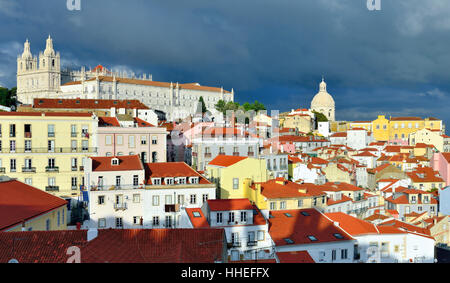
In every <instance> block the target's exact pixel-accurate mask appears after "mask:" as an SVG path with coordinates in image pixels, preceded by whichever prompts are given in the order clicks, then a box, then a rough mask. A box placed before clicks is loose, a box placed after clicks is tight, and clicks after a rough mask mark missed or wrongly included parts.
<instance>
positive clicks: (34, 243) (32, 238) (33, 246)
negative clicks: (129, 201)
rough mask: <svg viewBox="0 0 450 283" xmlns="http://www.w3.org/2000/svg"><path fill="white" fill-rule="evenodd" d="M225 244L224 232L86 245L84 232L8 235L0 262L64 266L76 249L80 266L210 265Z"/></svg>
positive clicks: (128, 236) (151, 235)
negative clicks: (70, 253)
mask: <svg viewBox="0 0 450 283" xmlns="http://www.w3.org/2000/svg"><path fill="white" fill-rule="evenodd" d="M17 239H20V240H17ZM13 242H14V243H15V244H14V245H13ZM224 244H225V233H224V232H223V229H206V228H202V229H136V230H128V229H103V230H98V236H97V237H96V238H95V239H93V240H91V241H89V242H88V241H87V231H86V230H80V231H42V232H40V231H32V232H8V233H0V262H3V263H5V262H8V261H9V260H10V259H12V258H15V259H17V260H18V261H19V262H22V263H66V262H67V260H68V259H69V258H70V256H71V255H67V249H68V248H69V247H71V246H76V247H79V248H80V253H81V262H82V263H107V262H108V263H214V262H215V261H216V260H223V256H224V255H223V250H224V249H225V247H224ZM199 247H201V248H199Z"/></svg>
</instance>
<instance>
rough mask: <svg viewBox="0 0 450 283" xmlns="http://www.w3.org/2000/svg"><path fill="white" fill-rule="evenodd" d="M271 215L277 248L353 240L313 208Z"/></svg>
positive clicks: (272, 213)
mask: <svg viewBox="0 0 450 283" xmlns="http://www.w3.org/2000/svg"><path fill="white" fill-rule="evenodd" d="M270 213H271V217H269V223H270V224H269V233H270V236H271V237H272V240H273V241H274V242H275V245H277V246H286V245H299V244H314V243H324V242H339V241H350V240H353V238H352V237H351V236H350V235H348V234H347V233H345V231H343V230H342V229H341V228H339V227H336V226H335V225H333V221H331V220H330V219H329V218H328V217H326V216H325V215H324V214H322V213H321V212H319V211H318V210H316V209H313V208H310V209H299V210H284V211H283V210H281V211H271V212H270ZM304 213H306V214H307V215H304ZM335 234H339V235H340V236H338V235H335ZM308 236H313V237H314V238H315V239H316V240H314V238H310V237H308Z"/></svg>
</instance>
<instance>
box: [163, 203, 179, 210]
mask: <svg viewBox="0 0 450 283" xmlns="http://www.w3.org/2000/svg"><path fill="white" fill-rule="evenodd" d="M165 211H166V212H180V205H179V204H166V205H165Z"/></svg>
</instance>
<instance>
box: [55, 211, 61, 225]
mask: <svg viewBox="0 0 450 283" xmlns="http://www.w3.org/2000/svg"><path fill="white" fill-rule="evenodd" d="M56 223H57V225H58V227H59V225H61V213H60V212H59V211H58V214H57V220H56Z"/></svg>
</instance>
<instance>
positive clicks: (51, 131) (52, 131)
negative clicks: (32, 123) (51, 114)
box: [47, 124, 55, 138]
mask: <svg viewBox="0 0 450 283" xmlns="http://www.w3.org/2000/svg"><path fill="white" fill-rule="evenodd" d="M47 129H48V137H49V138H54V137H55V125H53V124H49V125H48V127H47Z"/></svg>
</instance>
